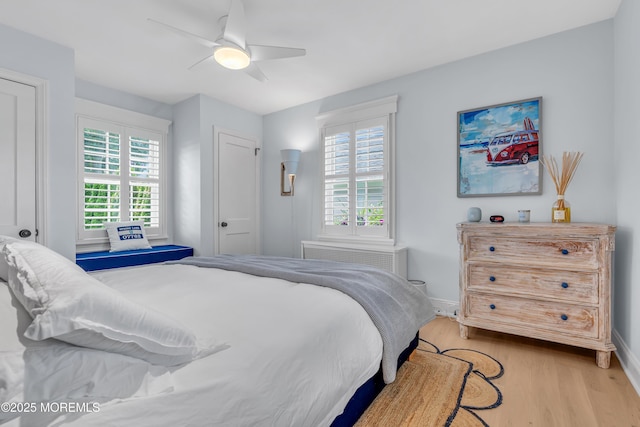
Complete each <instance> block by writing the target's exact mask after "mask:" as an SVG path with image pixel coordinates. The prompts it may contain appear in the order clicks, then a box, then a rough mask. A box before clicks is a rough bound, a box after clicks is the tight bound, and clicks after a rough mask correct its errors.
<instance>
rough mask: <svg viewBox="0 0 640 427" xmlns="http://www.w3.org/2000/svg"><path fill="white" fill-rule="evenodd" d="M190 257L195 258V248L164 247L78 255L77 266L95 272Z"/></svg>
mask: <svg viewBox="0 0 640 427" xmlns="http://www.w3.org/2000/svg"><path fill="white" fill-rule="evenodd" d="M188 256H193V248H190V247H188V246H178V245H163V246H154V247H152V248H151V249H136V250H132V251H121V252H109V251H101V252H87V253H83V254H76V264H78V265H79V266H80V267H82V268H83V269H84V270H85V271H94V270H104V269H107V268H119V267H131V266H134V265H143V264H153V263H156V262H164V261H172V260H177V259H182V258H185V257H188Z"/></svg>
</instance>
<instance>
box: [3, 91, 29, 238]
mask: <svg viewBox="0 0 640 427" xmlns="http://www.w3.org/2000/svg"><path fill="white" fill-rule="evenodd" d="M0 183H1V184H0V234H1V235H6V236H13V237H22V238H23V239H27V240H35V238H36V89H35V87H33V86H29V85H25V84H21V83H16V82H13V81H11V80H5V79H0Z"/></svg>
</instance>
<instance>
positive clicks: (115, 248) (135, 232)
mask: <svg viewBox="0 0 640 427" xmlns="http://www.w3.org/2000/svg"><path fill="white" fill-rule="evenodd" d="M104 228H106V229H107V234H108V235H109V242H110V243H111V250H110V251H111V252H120V251H130V250H133V249H149V248H151V246H150V245H149V241H148V240H147V236H146V234H145V232H144V222H143V221H127V222H105V223H104Z"/></svg>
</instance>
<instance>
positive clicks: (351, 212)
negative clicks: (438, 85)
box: [318, 97, 396, 241]
mask: <svg viewBox="0 0 640 427" xmlns="http://www.w3.org/2000/svg"><path fill="white" fill-rule="evenodd" d="M395 105H396V98H395V97H393V98H392V99H385V100H382V102H374V103H373V105H372V104H366V105H364V106H362V108H361V109H360V107H359V106H357V107H354V108H350V109H347V110H340V111H338V112H332V113H329V114H327V115H324V116H322V117H319V118H318V121H319V122H321V125H322V124H324V125H325V126H321V135H322V152H323V153H324V158H323V166H324V167H323V180H322V189H323V191H322V195H323V199H322V237H323V238H331V236H335V237H338V238H349V239H365V240H369V239H377V240H378V241H379V239H392V236H391V230H392V228H391V226H390V224H392V212H393V200H394V199H393V197H392V196H393V195H392V194H391V189H392V188H393V186H392V185H391V181H392V176H393V174H392V168H391V159H392V151H393V135H392V127H393V126H392V125H393V119H394V117H395V115H394V113H395ZM372 112H373V113H375V114H378V116H377V117H373V118H366V119H362V120H353V119H359V118H360V117H363V116H364V117H366V116H371V115H372ZM349 120H353V121H351V122H349ZM332 122H342V124H338V125H333V126H331V125H327V124H330V123H332Z"/></svg>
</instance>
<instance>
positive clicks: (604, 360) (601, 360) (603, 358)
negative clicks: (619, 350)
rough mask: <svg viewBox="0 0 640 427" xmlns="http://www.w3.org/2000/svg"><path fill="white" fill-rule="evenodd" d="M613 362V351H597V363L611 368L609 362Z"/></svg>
mask: <svg viewBox="0 0 640 427" xmlns="http://www.w3.org/2000/svg"><path fill="white" fill-rule="evenodd" d="M610 363H611V352H610V351H596V364H597V365H598V366H599V367H601V368H604V369H607V368H609V364H610Z"/></svg>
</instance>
